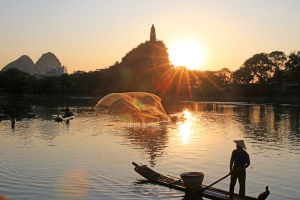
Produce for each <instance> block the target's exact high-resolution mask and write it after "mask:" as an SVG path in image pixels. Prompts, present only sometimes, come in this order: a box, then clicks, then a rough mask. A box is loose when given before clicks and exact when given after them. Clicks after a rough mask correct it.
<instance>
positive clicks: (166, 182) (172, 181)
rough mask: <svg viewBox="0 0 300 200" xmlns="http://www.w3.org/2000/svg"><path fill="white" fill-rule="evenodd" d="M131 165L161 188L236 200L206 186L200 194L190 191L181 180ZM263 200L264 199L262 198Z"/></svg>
mask: <svg viewBox="0 0 300 200" xmlns="http://www.w3.org/2000/svg"><path fill="white" fill-rule="evenodd" d="M132 164H133V165H134V166H135V168H134V170H135V171H136V172H137V173H138V174H140V175H141V176H143V177H145V178H146V179H148V180H149V181H151V182H153V183H156V184H160V185H163V186H167V187H169V188H173V189H176V190H180V191H184V192H186V193H191V194H193V195H201V196H203V197H206V198H209V199H216V200H231V199H232V200H238V199H239V197H238V194H234V196H233V197H232V198H230V197H229V192H228V191H225V190H221V189H217V188H214V187H209V188H207V189H205V188H206V185H202V188H201V189H205V190H204V191H202V192H201V189H200V190H198V191H190V190H189V189H188V188H186V187H185V185H184V183H183V181H182V179H180V178H176V177H172V176H168V175H162V174H159V173H157V172H155V171H154V170H152V169H150V168H149V167H147V165H138V164H136V163H135V162H132ZM263 199H266V197H265V198H263ZM263 199H261V198H255V197H249V196H246V197H244V200H263Z"/></svg>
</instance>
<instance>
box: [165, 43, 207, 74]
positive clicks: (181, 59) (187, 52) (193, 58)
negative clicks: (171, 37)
mask: <svg viewBox="0 0 300 200" xmlns="http://www.w3.org/2000/svg"><path fill="white" fill-rule="evenodd" d="M169 59H170V61H171V62H172V63H173V65H174V66H175V67H177V66H185V67H187V68H188V69H191V70H194V69H200V68H201V67H202V65H203V62H204V51H203V48H202V46H201V44H200V43H199V42H198V41H197V40H194V39H180V40H176V41H174V42H172V43H171V44H170V45H169Z"/></svg>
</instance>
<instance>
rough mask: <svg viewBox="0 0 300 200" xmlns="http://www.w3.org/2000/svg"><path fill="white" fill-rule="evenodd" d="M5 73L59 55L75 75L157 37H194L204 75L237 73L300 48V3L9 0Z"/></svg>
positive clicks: (4, 20) (2, 20)
mask: <svg viewBox="0 0 300 200" xmlns="http://www.w3.org/2000/svg"><path fill="white" fill-rule="evenodd" d="M0 3H1V5H2V6H1V8H0V25H1V37H0V42H1V44H2V45H1V46H0V68H2V67H4V66H5V65H7V64H8V63H10V62H12V61H14V60H16V59H17V58H19V57H20V56H21V55H24V54H25V55H28V56H29V57H30V58H32V59H33V61H34V62H36V61H37V60H38V59H39V57H40V56H41V55H42V54H43V53H46V52H49V51H50V52H52V53H54V54H55V55H56V56H57V57H58V59H59V60H60V62H61V63H62V65H64V66H66V67H67V69H68V72H73V71H76V70H83V71H90V70H95V69H99V68H105V67H108V66H110V65H113V64H114V63H115V62H116V61H120V60H121V59H122V57H123V56H125V54H126V53H127V52H129V51H130V50H131V49H132V48H135V47H136V46H137V45H138V44H140V43H142V42H145V41H146V40H149V35H150V27H151V25H152V24H154V25H155V28H156V34H157V38H158V39H159V40H163V41H164V42H165V44H166V45H167V47H169V46H172V44H173V43H174V42H176V41H177V40H181V39H186V38H188V39H190V38H191V39H194V40H196V41H198V43H199V44H200V45H201V46H202V48H203V51H204V54H205V58H204V61H203V64H202V66H201V67H200V68H199V69H200V70H217V69H221V68H223V67H227V68H229V69H230V70H236V69H237V68H238V67H239V66H241V65H242V63H243V62H244V61H245V60H246V59H247V58H250V57H251V56H252V55H254V54H256V53H261V52H266V53H268V52H271V51H274V50H280V51H284V52H285V53H287V54H288V53H290V52H292V51H297V50H299V47H300V38H299V35H300V22H299V20H297V19H299V17H300V12H298V11H299V8H300V2H299V1H296V0H287V1H280V0H275V1H274V0H272V1H271V0H267V1H263V2H262V1H259V0H252V1H250V0H247V1H243V2H241V1H238V0H230V1H193V0H188V1H184V2H183V1H163V2H159V1H156V0H155V1H151V2H140V1H136V0H130V1H126V2H124V1H109V2H107V1H95V0H94V1H93V0H89V1H84V2H83V1H80V0H76V1H71V0H62V1H57V0H53V1H38V0H29V1H17V0H12V1H3V0H0Z"/></svg>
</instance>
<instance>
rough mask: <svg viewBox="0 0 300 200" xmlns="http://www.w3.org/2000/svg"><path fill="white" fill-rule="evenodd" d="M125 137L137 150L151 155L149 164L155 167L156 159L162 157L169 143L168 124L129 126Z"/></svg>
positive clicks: (126, 128) (126, 127)
mask: <svg viewBox="0 0 300 200" xmlns="http://www.w3.org/2000/svg"><path fill="white" fill-rule="evenodd" d="M124 127H125V130H126V132H124V134H123V137H125V138H126V139H127V140H128V141H129V142H131V143H132V144H133V145H134V146H135V148H139V149H143V150H144V151H145V152H146V154H147V155H149V159H150V161H149V163H150V164H151V166H154V165H155V162H156V157H161V156H162V155H163V153H164V148H165V147H166V146H167V143H168V136H167V133H166V131H167V129H166V124H165V123H162V124H159V123H158V124H150V125H142V124H140V125H130V124H129V125H127V126H124Z"/></svg>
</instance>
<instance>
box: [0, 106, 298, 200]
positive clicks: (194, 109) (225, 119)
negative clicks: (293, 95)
mask: <svg viewBox="0 0 300 200" xmlns="http://www.w3.org/2000/svg"><path fill="white" fill-rule="evenodd" d="M62 108H63V107H54V106H39V107H38V108H37V117H36V118H32V119H23V120H21V121H17V122H16V125H15V128H14V129H11V122H10V121H8V120H3V121H1V122H0V180H1V181H0V193H1V194H3V195H5V196H6V197H8V198H9V199H11V200H35V199H36V200H38V199H39V200H40V199H43V200H50V199H51V200H53V199H55V200H56V199H57V200H62V199H72V200H76V199H78V200H79V199H84V200H95V199H178V200H179V199H184V198H185V199H186V198H187V197H185V194H184V193H183V192H180V191H176V190H173V189H169V188H167V187H163V186H159V185H154V184H150V183H147V182H144V181H142V180H144V179H143V177H141V176H140V175H138V174H137V173H135V172H134V170H133V166H132V165H131V162H132V161H135V162H137V163H143V164H147V165H148V166H151V167H152V168H154V169H155V170H156V171H158V172H161V173H163V174H168V175H172V176H179V174H180V173H182V172H186V171H201V172H203V173H204V174H205V178H204V184H210V183H212V182H214V181H215V180H217V179H219V178H220V177H222V176H224V175H225V174H227V173H228V170H229V159H230V155H231V152H232V150H233V149H234V148H235V144H234V143H233V140H235V139H244V140H245V143H246V146H247V151H248V153H249V155H250V159H251V165H250V167H249V168H248V169H247V180H246V194H247V195H249V196H255V197H256V196H257V195H258V194H259V193H260V192H262V191H264V188H265V186H266V185H268V186H269V188H270V191H271V194H270V196H269V198H268V199H271V200H292V199H293V200H296V199H300V190H299V189H300V188H299V185H300V107H298V106H292V105H276V106H274V105H257V104H246V103H197V102H183V103H182V104H180V105H178V108H176V110H174V111H173V112H172V113H173V114H175V115H178V116H181V115H184V116H185V118H186V120H185V121H182V122H177V123H164V124H163V123H161V124H159V123H156V124H147V125H141V124H131V123H125V122H122V121H117V122H116V121H115V120H113V119H112V118H110V117H108V116H96V115H95V114H94V112H93V111H92V109H91V107H89V105H85V106H83V105H77V106H76V105H73V106H72V107H71V110H72V111H75V112H76V113H77V116H76V118H74V119H73V120H71V121H70V123H68V124H67V123H65V122H62V123H57V122H54V120H53V119H52V115H53V114H57V112H58V110H59V109H62ZM228 186H229V178H227V179H225V180H223V181H221V182H220V183H218V184H217V185H215V187H218V188H221V189H226V190H227V189H228ZM235 191H238V183H237V185H236V190H235Z"/></svg>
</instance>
